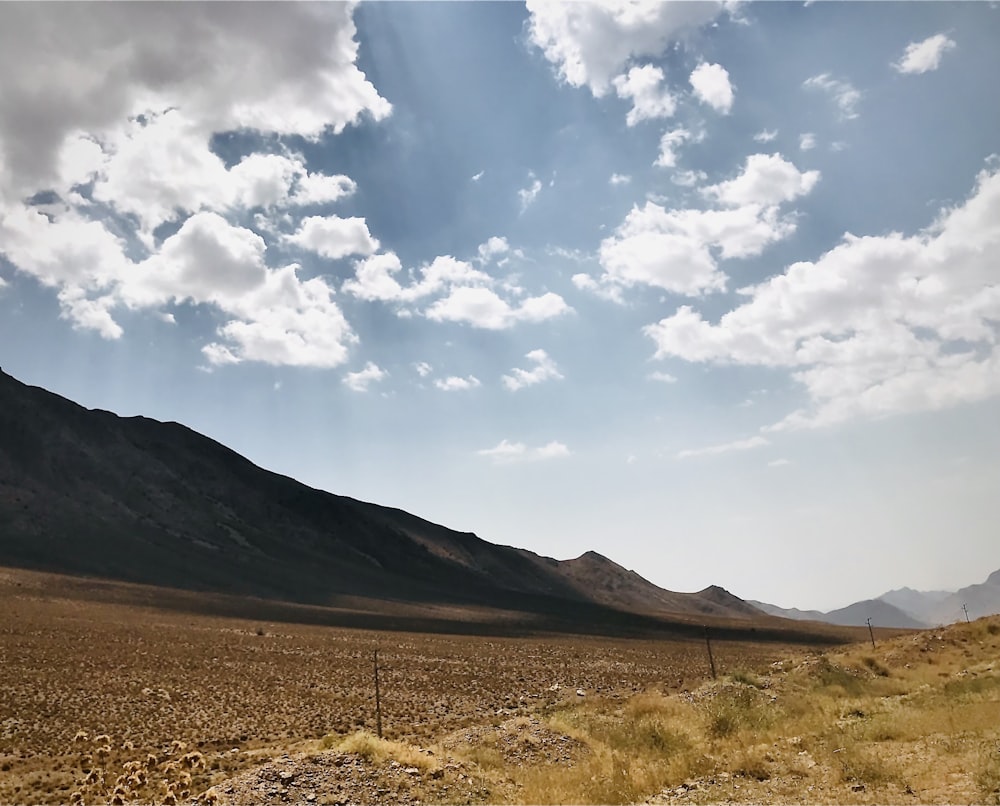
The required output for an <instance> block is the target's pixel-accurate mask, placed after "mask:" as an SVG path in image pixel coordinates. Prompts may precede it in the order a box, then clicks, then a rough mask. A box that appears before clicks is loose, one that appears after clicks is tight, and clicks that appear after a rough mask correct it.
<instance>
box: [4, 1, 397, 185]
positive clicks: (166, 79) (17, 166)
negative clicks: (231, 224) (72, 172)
mask: <svg viewBox="0 0 1000 806" xmlns="http://www.w3.org/2000/svg"><path fill="white" fill-rule="evenodd" d="M353 10H354V9H353V6H352V5H351V4H335V5H328V6H327V5H310V4H302V5H296V6H286V5H267V4H254V5H252V6H242V5H237V4H227V3H219V4H204V5H197V6H190V7H187V6H185V7H180V6H171V5H155V4H154V5H150V4H145V3H137V4H119V3H108V4H106V5H100V6H93V7H87V6H83V5H71V6H66V7H65V8H62V9H60V11H59V13H57V14H54V13H52V9H51V8H49V7H45V6H39V5H36V4H33V3H23V4H5V5H4V6H3V7H2V8H0V74H2V75H3V76H4V81H3V83H2V84H0V153H2V155H3V159H2V161H3V162H4V163H5V164H6V166H7V168H8V172H9V174H10V175H9V177H8V181H10V182H12V183H13V184H14V186H15V187H16V189H17V192H18V195H24V194H25V193H30V192H32V191H33V190H34V189H35V188H39V187H40V188H46V187H48V186H49V185H50V184H51V183H52V182H53V181H54V180H56V179H57V176H56V175H55V174H56V166H57V165H58V160H57V159H56V157H57V155H58V153H59V151H60V149H61V147H62V145H63V143H64V142H65V141H66V140H67V139H68V138H72V137H74V136H76V133H77V132H80V131H83V132H93V133H95V134H97V135H101V134H102V133H106V132H113V131H115V130H116V129H118V127H120V126H121V125H122V123H123V122H126V121H128V120H129V119H130V118H134V117H135V116H137V115H140V114H142V113H145V112H147V111H150V110H153V111H162V110H165V109H178V110H179V111H180V112H181V114H182V115H183V117H184V118H185V119H186V120H187V121H189V122H190V123H191V124H192V125H193V126H195V127H196V128H197V129H199V130H201V131H202V132H205V133H210V132H214V131H229V130H235V129H242V128H248V129H257V130H261V131H269V132H278V133H282V134H299V135H303V136H306V137H310V138H315V137H318V136H319V135H320V134H322V133H323V131H324V130H326V129H330V130H332V131H335V132H337V131H340V130H342V129H343V128H344V127H345V126H347V125H349V124H351V123H354V122H356V121H358V120H359V118H360V117H361V116H362V115H365V114H367V115H370V116H371V117H372V118H375V119H380V118H384V117H386V116H387V115H388V114H389V113H390V111H391V106H390V104H389V103H388V102H387V101H386V100H385V99H383V98H381V97H380V96H379V94H378V92H377V91H376V90H375V88H374V87H373V86H372V84H371V83H370V82H369V81H368V80H367V79H366V78H365V76H364V74H363V73H362V72H361V71H360V70H358V68H357V66H356V64H355V60H356V57H357V48H358V45H357V42H356V41H355V39H354V36H355V27H354V22H353V18H352V15H353ZM40 43H44V47H45V56H44V58H39V57H38V48H39V46H40ZM122 43H127V47H125V46H123V45H122ZM28 64H30V65H32V69H30V70H25V69H23V68H24V66H25V65H28Z"/></svg>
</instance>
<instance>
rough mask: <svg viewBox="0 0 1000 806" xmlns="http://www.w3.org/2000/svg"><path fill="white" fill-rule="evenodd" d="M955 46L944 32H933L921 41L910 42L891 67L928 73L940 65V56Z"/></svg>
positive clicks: (910, 71)
mask: <svg viewBox="0 0 1000 806" xmlns="http://www.w3.org/2000/svg"><path fill="white" fill-rule="evenodd" d="M954 47H955V41H954V40H953V39H951V38H949V37H948V36H946V35H945V34H934V36H929V37H927V39H925V40H923V41H922V42H911V43H910V44H909V45H907V46H906V50H905V51H904V52H903V55H902V56H901V57H900V59H899V61H898V62H894V63H893V65H892V66H893V67H894V68H895V69H896V70H897V71H898V72H900V73H910V74H914V73H928V72H930V71H931V70H937V69H938V67H940V66H941V57H942V56H944V54H945V53H946V52H947V51H949V50H951V49H952V48H954Z"/></svg>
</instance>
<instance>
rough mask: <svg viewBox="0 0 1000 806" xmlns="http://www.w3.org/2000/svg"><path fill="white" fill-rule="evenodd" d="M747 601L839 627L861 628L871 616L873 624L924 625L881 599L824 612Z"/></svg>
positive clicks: (784, 614) (774, 613) (775, 612)
mask: <svg viewBox="0 0 1000 806" xmlns="http://www.w3.org/2000/svg"><path fill="white" fill-rule="evenodd" d="M747 604H749V605H752V606H753V607H756V608H757V609H758V610H760V611H762V612H764V613H767V614H768V615H771V616H780V617H781V618H787V619H795V620H796V621H823V622H826V623H827V624H837V625H840V626H842V627H864V626H865V625H866V624H867V620H868V619H869V618H870V619H871V620H872V624H873V625H874V626H876V627H904V628H913V629H918V628H923V627H926V626H927V625H926V624H924V623H922V622H920V621H919V620H917V619H915V618H913V617H912V616H911V615H909V614H908V613H905V612H903V611H902V610H900V609H899V608H898V607H895V606H893V605H891V604H889V603H888V602H884V601H881V600H880V599H867V600H865V601H863V602H855V603H854V604H851V605H848V606H847V607H842V608H840V609H839V610H831V611H830V612H828V613H824V612H822V611H820V610H799V609H798V608H796V607H791V608H786V607H778V606H777V605H772V604H768V603H767V602H758V601H755V600H753V599H749V600H747Z"/></svg>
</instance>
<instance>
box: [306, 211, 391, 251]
mask: <svg viewBox="0 0 1000 806" xmlns="http://www.w3.org/2000/svg"><path fill="white" fill-rule="evenodd" d="M288 241H289V242H290V243H294V244H295V245H296V246H301V247H302V248H303V249H308V250H310V251H312V252H316V253H317V254H318V255H321V256H323V257H325V258H329V259H330V260H338V259H340V258H342V257H347V256H348V255H370V254H371V253H372V252H374V251H376V250H377V249H378V248H379V242H378V241H377V240H376V239H375V238H373V237H372V234H371V233H370V232H369V231H368V225H367V224H366V223H365V220H364V219H363V218H339V217H338V216H335V215H330V216H309V217H308V218H305V219H303V220H302V222H301V223H300V224H299V228H298V230H297V231H296V232H295V233H294V234H293V235H290V236H288Z"/></svg>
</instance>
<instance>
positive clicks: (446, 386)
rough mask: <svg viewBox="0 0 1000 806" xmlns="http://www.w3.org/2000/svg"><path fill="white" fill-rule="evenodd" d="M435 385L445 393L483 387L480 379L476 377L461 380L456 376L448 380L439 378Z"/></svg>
mask: <svg viewBox="0 0 1000 806" xmlns="http://www.w3.org/2000/svg"><path fill="white" fill-rule="evenodd" d="M434 385H435V386H436V387H437V388H438V389H440V390H441V391H443V392H464V391H467V390H469V389H475V388H476V387H478V386H482V384H481V383H480V382H479V378H477V377H476V376H475V375H469V376H468V377H466V378H460V377H458V376H456V375H452V376H450V377H447V378H438V379H437V380H435V381H434Z"/></svg>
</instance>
